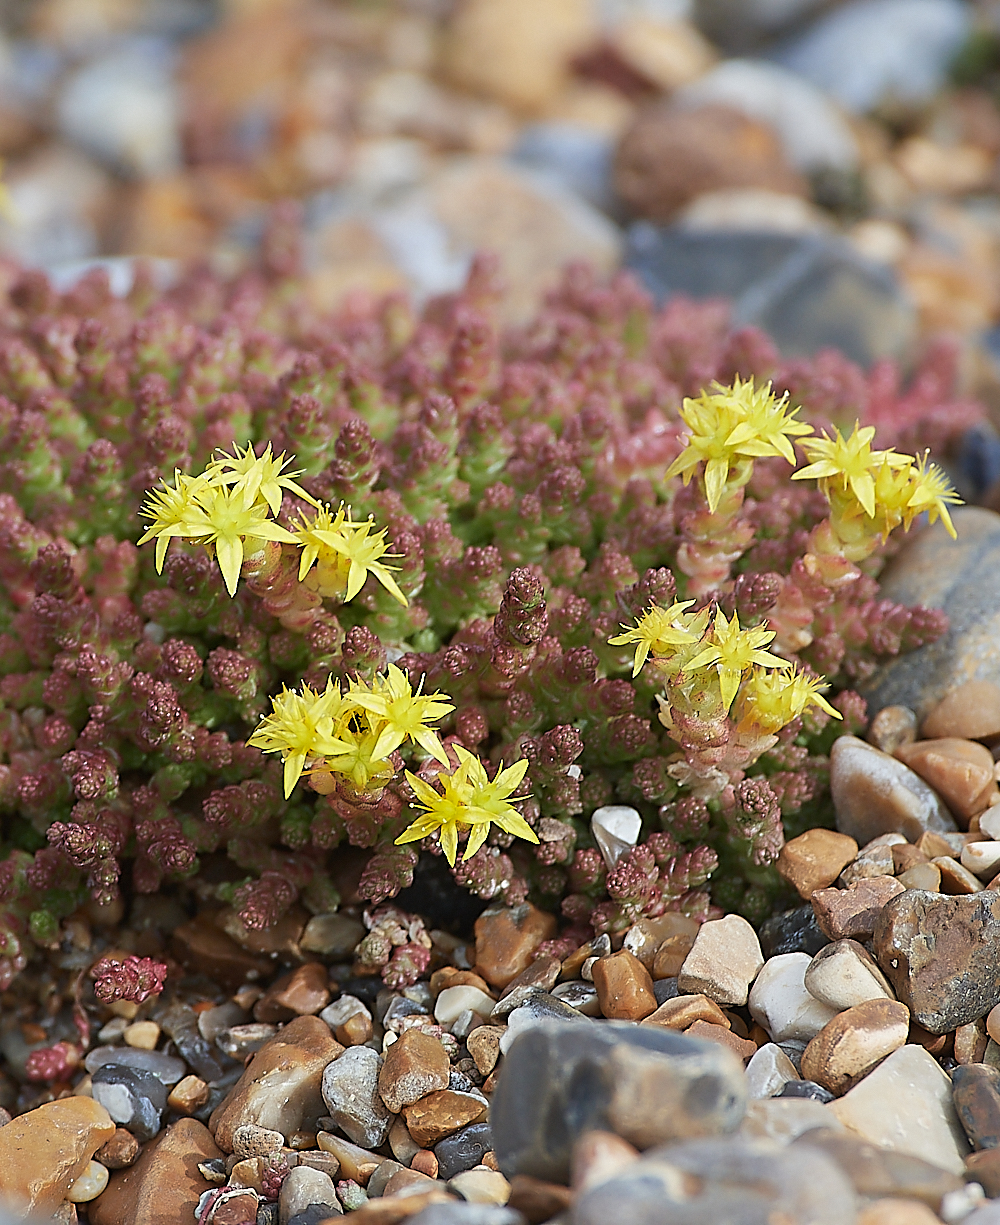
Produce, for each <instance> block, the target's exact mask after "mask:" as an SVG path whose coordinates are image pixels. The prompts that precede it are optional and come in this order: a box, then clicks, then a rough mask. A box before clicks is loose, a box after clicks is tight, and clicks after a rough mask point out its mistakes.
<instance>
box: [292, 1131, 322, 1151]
mask: <svg viewBox="0 0 1000 1225" xmlns="http://www.w3.org/2000/svg"><path fill="white" fill-rule="evenodd" d="M288 1147H289V1148H290V1149H293V1150H294V1151H295V1152H300V1151H306V1152H308V1151H309V1150H310V1149H314V1148H315V1147H316V1133H315V1132H314V1131H293V1132H292V1134H291V1135H290V1136H289V1137H288Z"/></svg>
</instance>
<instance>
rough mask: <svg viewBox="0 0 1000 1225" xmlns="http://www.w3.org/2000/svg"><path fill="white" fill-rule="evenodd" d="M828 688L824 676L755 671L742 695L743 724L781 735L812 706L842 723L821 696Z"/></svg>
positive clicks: (793, 672)
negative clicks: (787, 725)
mask: <svg viewBox="0 0 1000 1225" xmlns="http://www.w3.org/2000/svg"><path fill="white" fill-rule="evenodd" d="M827 687H828V686H827V683H826V681H825V680H824V679H823V678H822V677H821V676H806V675H805V674H804V673H802V672H798V671H791V670H783V671H779V672H768V671H765V670H764V669H762V668H754V669H753V671H752V672H751V673H750V676H749V678H748V680H747V683H746V685H745V686H744V688H743V692H742V693H741V694H740V706H741V709H742V713H743V718H742V722H745V723H750V724H756V725H757V726H758V727H761V728H763V729H764V730H765V731H766V732H772V733H773V732H778V731H780V730H781V729H782V728H783V727H784V726H785V725H786V724H787V723H791V721H792V720H793V719H797V718H798V716H799V715H800V714H802V712H803V711H804V710H805V709H806V708H807V707H808V706H818V707H820V709H821V710H825V711H826V713H827V714H828V715H832V716H833V718H835V719H842V718H843V715H841V713H840V712H839V711H838V710H835V709H834V708H833V707H832V706H831V705H830V703H829V702H828V701H827V700H826V698H824V697H823V696H822V694H821V693H820V690H821V689H826V688H827Z"/></svg>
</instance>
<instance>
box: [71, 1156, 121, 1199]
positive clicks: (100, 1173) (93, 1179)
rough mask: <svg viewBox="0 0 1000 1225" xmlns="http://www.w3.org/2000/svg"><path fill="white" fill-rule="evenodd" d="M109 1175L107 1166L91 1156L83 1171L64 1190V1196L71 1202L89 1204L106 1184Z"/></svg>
mask: <svg viewBox="0 0 1000 1225" xmlns="http://www.w3.org/2000/svg"><path fill="white" fill-rule="evenodd" d="M109 1177H110V1173H109V1171H108V1167H107V1166H106V1165H101V1163H100V1162H99V1161H94V1159H93V1158H91V1159H90V1161H88V1162H87V1165H86V1167H85V1168H84V1171H83V1173H82V1174H81V1175H80V1177H79V1178H78V1179H77V1180H76V1182H75V1183H74V1184H73V1185H72V1186H71V1187H70V1189H69V1190H68V1191H67V1192H66V1198H67V1199H68V1200H69V1202H70V1203H71V1204H89V1203H90V1201H91V1200H92V1199H97V1197H98V1196H99V1195H100V1194H101V1192H102V1191H103V1190H104V1188H105V1187H106V1186H107V1185H108V1178H109Z"/></svg>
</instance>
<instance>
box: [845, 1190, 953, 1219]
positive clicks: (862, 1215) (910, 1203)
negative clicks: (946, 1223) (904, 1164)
mask: <svg viewBox="0 0 1000 1225" xmlns="http://www.w3.org/2000/svg"><path fill="white" fill-rule="evenodd" d="M939 1220H940V1217H938V1216H937V1215H936V1214H935V1213H933V1212H931V1210H930V1209H929V1208H928V1207H927V1205H926V1204H918V1203H916V1202H915V1201H914V1200H911V1199H896V1198H895V1197H892V1196H890V1197H887V1198H885V1199H877V1200H874V1201H873V1202H872V1203H870V1204H868V1205H867V1206H866V1207H864V1208H862V1209H861V1211H860V1212H859V1213H858V1219H857V1225H938V1222H939Z"/></svg>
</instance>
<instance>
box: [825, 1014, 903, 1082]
mask: <svg viewBox="0 0 1000 1225" xmlns="http://www.w3.org/2000/svg"><path fill="white" fill-rule="evenodd" d="M909 1030H910V1013H909V1010H908V1009H907V1007H906V1005H905V1004H900V1003H898V1002H897V1001H896V1000H887V999H871V1000H866V1001H865V1002H864V1003H863V1004H856V1005H855V1006H854V1007H853V1008H848V1009H846V1010H845V1011H844V1012H841V1013H840V1014H839V1015H838V1016H836V1017H834V1018H833V1020H832V1021H829V1022H828V1023H827V1024H826V1025H824V1027H823V1028H822V1029H821V1030H820V1032H819V1033H818V1034H817V1035H816V1037H815V1038H813V1039H812V1041H811V1042H810V1043H809V1045H808V1046H807V1047H806V1049H805V1051H804V1052H803V1054H802V1064H801V1073H802V1076H803V1077H804V1078H805V1079H808V1080H813V1081H815V1082H816V1083H817V1084H820V1085H823V1086H824V1088H826V1089H829V1090H830V1092H831V1093H833V1094H835V1095H836V1096H840V1095H841V1094H843V1093H846V1092H847V1090H848V1089H850V1088H851V1086H852V1085H853V1084H855V1083H856V1082H857V1081H858V1080H859V1079H860V1078H861V1077H863V1076H865V1075H866V1074H867V1073H868V1072H869V1071H871V1069H872V1068H873V1067H874V1066H875V1065H876V1064H877V1063H879V1062H881V1060H883V1059H884V1058H885V1057H886V1056H887V1055H891V1054H892V1052H893V1051H895V1050H898V1049H899V1047H901V1046H902V1045H903V1044H904V1043H905V1042H906V1040H907V1038H908V1036H909Z"/></svg>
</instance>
